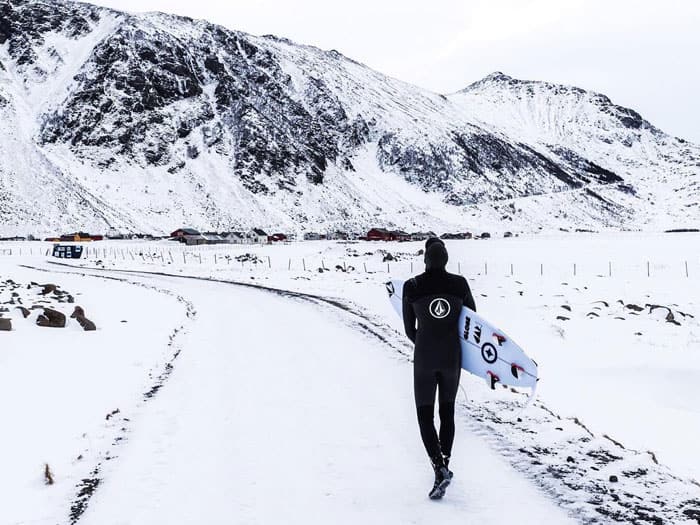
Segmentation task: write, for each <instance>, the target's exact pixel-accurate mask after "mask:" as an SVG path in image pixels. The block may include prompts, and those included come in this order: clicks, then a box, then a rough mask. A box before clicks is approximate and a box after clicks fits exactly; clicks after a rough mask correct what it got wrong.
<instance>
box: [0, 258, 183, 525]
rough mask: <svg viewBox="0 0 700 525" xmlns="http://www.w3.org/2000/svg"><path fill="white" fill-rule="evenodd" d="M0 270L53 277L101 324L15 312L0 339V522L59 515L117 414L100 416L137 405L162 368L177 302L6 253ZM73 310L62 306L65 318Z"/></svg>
mask: <svg viewBox="0 0 700 525" xmlns="http://www.w3.org/2000/svg"><path fill="white" fill-rule="evenodd" d="M0 277H2V279H3V280H4V279H8V278H11V279H13V280H15V281H16V282H18V283H27V284H28V283H29V282H30V281H39V282H52V281H54V280H56V281H57V284H59V285H61V287H62V288H64V289H65V290H67V291H69V292H71V293H73V294H75V300H76V304H79V305H81V306H82V307H83V308H84V309H85V311H86V313H87V315H88V316H89V318H90V319H91V320H93V321H94V322H95V324H96V325H97V327H98V330H97V331H95V332H82V331H79V330H80V327H77V328H76V326H73V325H74V324H75V323H71V322H70V320H69V325H68V326H67V327H66V328H63V329H61V328H40V327H37V326H34V325H33V323H31V322H30V319H31V318H30V319H28V320H24V319H21V316H19V317H18V316H14V317H15V318H14V320H13V325H14V326H13V328H14V329H13V331H12V332H3V335H2V337H1V338H0V413H1V414H2V418H3V428H4V431H3V438H2V447H0V465H2V469H3V475H2V476H1V477H0V493H2V494H3V495H4V496H5V497H3V504H2V510H0V523H3V524H12V525H14V524H24V523H56V521H57V520H60V519H63V517H64V516H66V515H67V509H68V505H67V502H68V501H70V500H71V499H72V498H73V496H74V493H75V487H76V485H77V484H78V482H79V480H80V479H82V478H84V477H87V476H88V473H89V472H90V470H91V469H92V468H93V466H94V463H95V462H96V461H97V460H98V459H103V458H104V450H105V448H106V446H107V445H109V444H110V442H111V441H112V440H113V439H114V437H115V435H116V434H115V433H116V431H117V430H118V429H117V428H115V424H116V423H115V420H116V418H115V419H112V418H108V419H106V417H107V414H108V413H110V412H112V411H113V410H116V409H121V410H122V411H126V410H128V409H129V408H131V407H133V406H135V405H136V404H137V403H138V402H139V399H140V396H141V395H142V393H143V392H144V391H145V390H146V388H147V385H148V383H149V380H150V373H151V371H152V370H157V369H158V368H159V367H161V366H163V364H164V361H165V359H166V358H167V349H168V347H167V344H168V338H169V335H170V333H171V331H172V329H173V328H174V327H175V326H177V325H179V324H182V318H183V307H182V305H180V304H179V303H178V302H177V301H176V300H175V298H173V297H171V296H169V295H165V294H163V293H158V292H156V291H154V290H151V289H148V288H141V287H137V286H133V285H128V284H124V283H120V282H116V281H110V280H104V279H85V278H82V277H80V276H79V275H60V276H57V275H52V274H51V273H45V272H40V271H35V270H30V269H26V268H19V267H17V266H15V265H8V264H7V263H6V262H4V261H0ZM72 308H73V305H64V307H62V308H61V310H62V311H63V313H65V314H66V315H67V316H68V315H70V313H71V311H72ZM122 321H125V322H122ZM123 415H125V416H126V417H128V412H127V414H123ZM120 418H121V416H120ZM123 425H124V423H123V422H120V423H119V426H123ZM79 457H80V459H79ZM46 463H47V464H48V465H49V467H50V470H51V472H52V473H53V475H54V480H55V484H54V485H53V486H51V487H46V486H45V485H44V475H43V473H44V465H45V464H46Z"/></svg>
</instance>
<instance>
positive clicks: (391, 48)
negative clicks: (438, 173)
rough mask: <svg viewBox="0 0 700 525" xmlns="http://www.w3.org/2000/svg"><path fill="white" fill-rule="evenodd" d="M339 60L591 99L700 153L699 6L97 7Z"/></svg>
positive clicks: (427, 82) (359, 1)
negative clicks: (556, 89)
mask: <svg viewBox="0 0 700 525" xmlns="http://www.w3.org/2000/svg"><path fill="white" fill-rule="evenodd" d="M93 3H97V4H101V5H107V6H110V7H113V8H115V9H121V10H124V11H132V12H139V11H164V12H170V13H176V14H182V15H187V16H190V17H193V18H205V19H207V20H209V21H211V22H214V23H217V24H221V25H223V26H226V27H228V28H230V29H237V30H241V31H246V32H248V33H252V34H256V35H263V34H275V35H278V36H285V37H288V38H290V39H292V40H295V41H297V42H300V43H305V44H311V45H315V46H318V47H321V48H323V49H337V50H338V51H340V52H341V53H343V54H344V55H347V56H349V57H351V58H354V59H355V60H358V61H360V62H363V63H365V64H367V65H368V66H370V67H372V68H374V69H377V70H379V71H381V72H383V73H386V74H388V75H391V76H393V77H396V78H399V79H401V80H405V81H407V82H411V83H413V84H417V85H419V86H421V87H424V88H427V89H430V90H433V91H436V92H439V93H451V92H454V91H457V90H459V89H461V88H463V87H465V86H466V85H468V84H469V83H471V82H473V81H475V80H478V79H480V78H482V77H484V76H486V75H487V74H489V73H491V72H493V71H503V72H504V73H507V74H509V75H511V76H513V77H517V78H524V79H533V80H548V81H551V82H560V83H565V84H572V85H576V86H580V87H583V88H586V89H592V90H595V91H598V92H601V93H605V94H606V95H608V96H609V97H610V98H611V99H612V100H613V101H614V102H615V103H618V104H621V105H624V106H628V107H632V108H633V109H636V110H637V111H639V112H640V113H641V114H642V115H643V116H644V117H645V118H646V119H647V120H649V121H651V122H652V123H653V124H655V125H657V126H659V127H660V128H662V129H663V130H664V131H667V132H668V133H670V134H672V135H676V136H680V137H683V138H686V139H689V140H693V141H694V142H697V143H699V144H700V1H698V0H663V1H662V0H659V1H650V0H636V1H635V0H425V1H415V0H352V1H350V2H345V1H338V0H336V1H333V0H189V1H184V0H95V1H94V2H93Z"/></svg>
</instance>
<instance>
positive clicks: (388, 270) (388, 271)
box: [386, 263, 391, 273]
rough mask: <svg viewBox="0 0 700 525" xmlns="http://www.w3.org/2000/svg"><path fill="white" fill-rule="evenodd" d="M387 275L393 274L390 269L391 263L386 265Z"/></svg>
mask: <svg viewBox="0 0 700 525" xmlns="http://www.w3.org/2000/svg"><path fill="white" fill-rule="evenodd" d="M386 273H391V270H390V269H389V263H386Z"/></svg>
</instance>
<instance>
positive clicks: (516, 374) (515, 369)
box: [510, 363, 525, 379]
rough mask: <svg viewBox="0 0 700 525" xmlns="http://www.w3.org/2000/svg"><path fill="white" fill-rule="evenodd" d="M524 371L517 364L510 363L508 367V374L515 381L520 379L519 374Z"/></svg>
mask: <svg viewBox="0 0 700 525" xmlns="http://www.w3.org/2000/svg"><path fill="white" fill-rule="evenodd" d="M524 371H525V369H524V368H523V367H522V366H520V365H518V364H515V363H512V364H511V365H510V373H511V374H513V377H514V378H515V379H520V372H524Z"/></svg>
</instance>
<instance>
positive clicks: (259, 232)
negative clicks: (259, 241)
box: [253, 228, 267, 236]
mask: <svg viewBox="0 0 700 525" xmlns="http://www.w3.org/2000/svg"><path fill="white" fill-rule="evenodd" d="M253 232H254V233H255V234H256V235H265V236H267V233H265V231H264V230H261V229H260V228H253Z"/></svg>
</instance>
